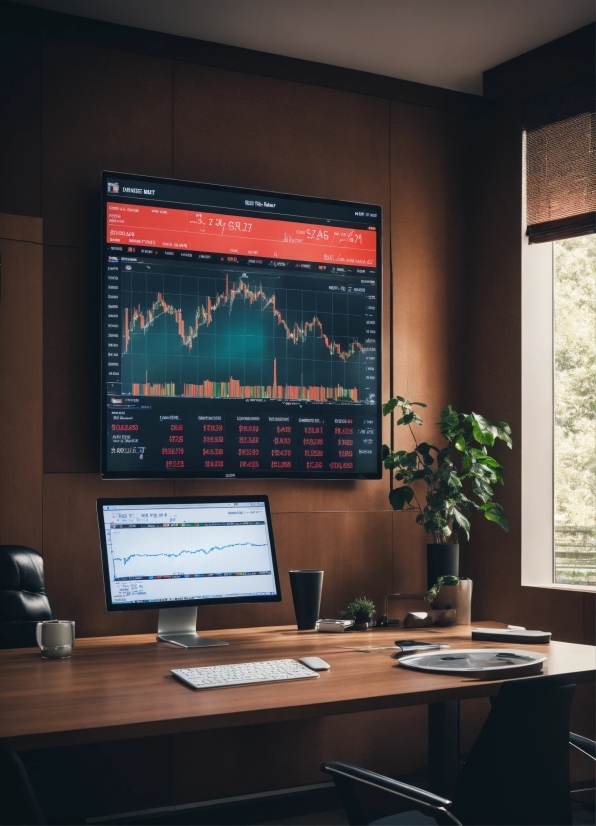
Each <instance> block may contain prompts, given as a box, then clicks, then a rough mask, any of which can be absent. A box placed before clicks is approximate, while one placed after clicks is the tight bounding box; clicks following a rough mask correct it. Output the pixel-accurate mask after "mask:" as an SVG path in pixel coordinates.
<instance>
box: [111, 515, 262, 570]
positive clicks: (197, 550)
mask: <svg viewBox="0 0 596 826" xmlns="http://www.w3.org/2000/svg"><path fill="white" fill-rule="evenodd" d="M236 533H237V534H238V537H237V540H236V541H234V542H230V541H229V540H230V526H229V525H228V526H221V527H217V526H208V527H197V526H190V527H187V526H177V527H174V526H163V527H156V526H148V527H135V528H133V529H131V528H120V529H118V528H113V529H112V531H111V554H110V561H111V565H112V571H113V577H114V580H122V579H153V578H165V577H168V578H174V577H191V578H194V577H197V578H198V577H217V576H242V575H243V574H251V575H255V574H257V573H261V574H262V573H266V574H270V572H271V556H270V550H269V542H268V539H267V533H266V527H265V526H264V525H263V524H262V523H255V524H242V525H239V526H238V528H237V530H236ZM226 539H227V541H226Z"/></svg>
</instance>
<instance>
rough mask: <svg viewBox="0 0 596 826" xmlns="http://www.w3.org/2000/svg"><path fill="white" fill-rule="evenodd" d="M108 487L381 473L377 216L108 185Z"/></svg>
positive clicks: (229, 195)
mask: <svg viewBox="0 0 596 826" xmlns="http://www.w3.org/2000/svg"><path fill="white" fill-rule="evenodd" d="M102 198H103V201H102V215H103V230H102V279H103V281H102V283H103V295H102V394H103V395H102V398H103V402H102V459H101V471H102V475H103V476H104V477H106V478H142V477H159V478H163V477H168V476H174V477H219V478H230V477H244V478H254V477H290V478H344V479H354V478H360V479H363V478H364V479H366V478H380V476H381V435H380V428H381V405H380V391H381V385H380V383H381V362H380V349H381V339H380V331H381V330H380V328H381V209H380V207H378V206H371V205H369V204H358V203H350V202H347V201H331V200H324V199H320V198H307V197H300V196H293V195H280V194H276V193H262V192H255V191H254V190H242V189H233V188H230V187H222V186H212V185H207V184H195V183H188V182H183V181H174V180H169V179H163V178H146V177H140V176H133V175H125V174H121V173H116V172H104V173H103V179H102Z"/></svg>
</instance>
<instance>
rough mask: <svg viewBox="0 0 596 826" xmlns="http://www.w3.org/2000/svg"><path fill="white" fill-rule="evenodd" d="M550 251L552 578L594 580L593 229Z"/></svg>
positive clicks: (595, 312) (578, 581) (560, 581)
mask: <svg viewBox="0 0 596 826" xmlns="http://www.w3.org/2000/svg"><path fill="white" fill-rule="evenodd" d="M553 253H554V267H553V269H554V348H553V357H554V371H553V384H554V485H553V490H554V549H555V556H554V581H555V583H558V584H568V585H575V584H579V585H596V235H584V236H583V237H579V238H569V239H567V240H564V241H555V242H553Z"/></svg>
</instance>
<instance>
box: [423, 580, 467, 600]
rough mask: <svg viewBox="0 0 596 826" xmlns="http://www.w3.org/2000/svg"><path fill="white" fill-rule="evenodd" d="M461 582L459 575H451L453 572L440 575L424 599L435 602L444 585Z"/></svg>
mask: <svg viewBox="0 0 596 826" xmlns="http://www.w3.org/2000/svg"><path fill="white" fill-rule="evenodd" d="M458 582H459V577H458V576H451V574H445V576H440V577H439V578H438V579H437V581H436V582H435V584H434V585H433V587H432V588H429V590H428V592H427V594H426V596H425V597H424V599H425V600H426V601H427V602H434V601H435V599H436V596H437V594H438V593H439V591H440V590H441V586H442V585H457V583H458Z"/></svg>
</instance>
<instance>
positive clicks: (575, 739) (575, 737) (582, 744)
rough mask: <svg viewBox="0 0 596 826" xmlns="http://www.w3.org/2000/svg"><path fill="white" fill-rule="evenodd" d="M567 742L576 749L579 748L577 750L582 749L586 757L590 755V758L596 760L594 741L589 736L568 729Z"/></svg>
mask: <svg viewBox="0 0 596 826" xmlns="http://www.w3.org/2000/svg"><path fill="white" fill-rule="evenodd" d="M569 743H570V744H571V745H572V746H575V748H576V749H579V751H583V753H584V754H587V755H588V757H591V758H592V760H596V743H595V742H594V740H590V739H589V737H582V736H581V734H574V733H573V732H572V731H570V732H569Z"/></svg>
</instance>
